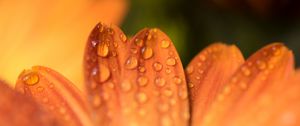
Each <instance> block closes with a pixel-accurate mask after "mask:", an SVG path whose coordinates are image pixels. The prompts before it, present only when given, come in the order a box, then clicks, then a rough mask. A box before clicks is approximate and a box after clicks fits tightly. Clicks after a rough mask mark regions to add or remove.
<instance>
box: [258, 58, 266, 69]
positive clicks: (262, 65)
mask: <svg viewBox="0 0 300 126" xmlns="http://www.w3.org/2000/svg"><path fill="white" fill-rule="evenodd" d="M256 65H257V68H258V69H260V70H263V69H265V68H266V66H267V65H266V63H265V62H264V61H260V60H257V61H256Z"/></svg>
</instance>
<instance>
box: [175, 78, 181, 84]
mask: <svg viewBox="0 0 300 126" xmlns="http://www.w3.org/2000/svg"><path fill="white" fill-rule="evenodd" d="M174 83H175V84H181V83H182V79H180V77H178V76H175V77H174Z"/></svg>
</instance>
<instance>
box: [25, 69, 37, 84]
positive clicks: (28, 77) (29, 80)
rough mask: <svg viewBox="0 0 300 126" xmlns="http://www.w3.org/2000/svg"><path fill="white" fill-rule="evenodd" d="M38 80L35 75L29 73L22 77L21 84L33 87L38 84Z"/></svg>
mask: <svg viewBox="0 0 300 126" xmlns="http://www.w3.org/2000/svg"><path fill="white" fill-rule="evenodd" d="M39 80H40V78H39V75H38V74H37V73H34V72H31V73H29V74H27V75H25V76H24V77H23V82H25V84H27V85H29V86H33V85H35V84H37V83H38V82H39Z"/></svg>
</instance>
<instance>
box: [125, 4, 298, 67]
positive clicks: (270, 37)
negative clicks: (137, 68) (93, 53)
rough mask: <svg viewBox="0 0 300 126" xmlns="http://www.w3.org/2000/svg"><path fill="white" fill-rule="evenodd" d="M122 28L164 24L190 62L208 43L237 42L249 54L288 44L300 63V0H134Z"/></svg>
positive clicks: (131, 32)
mask: <svg viewBox="0 0 300 126" xmlns="http://www.w3.org/2000/svg"><path fill="white" fill-rule="evenodd" d="M129 8H130V10H129V13H128V15H127V16H126V18H125V21H124V23H123V24H122V29H124V31H125V32H126V33H127V34H129V35H134V34H135V33H136V32H138V31H139V30H140V29H142V28H144V27H158V28H160V29H162V30H163V31H164V32H166V33H167V34H168V35H169V36H170V38H171V39H172V40H173V42H174V43H175V45H176V47H177V49H178V52H179V54H180V55H181V58H182V62H183V63H184V65H187V63H188V62H189V61H190V60H191V59H192V58H193V56H195V55H196V54H197V53H198V52H199V51H200V50H201V49H203V48H204V47H206V46H207V45H209V44H211V43H213V42H218V41H222V42H224V43H229V44H235V45H237V46H238V47H239V48H240V49H241V51H242V52H243V54H244V56H245V57H248V56H249V55H251V53H253V52H255V51H256V50H258V49H259V48H261V47H263V46H264V45H266V44H268V43H271V42H284V43H285V44H286V45H287V46H288V47H289V48H290V49H292V50H293V51H294V54H295V58H296V59H297V63H298V64H297V66H300V52H299V50H300V43H299V42H300V18H299V16H300V1H299V0H132V1H131V5H130V7H129Z"/></svg>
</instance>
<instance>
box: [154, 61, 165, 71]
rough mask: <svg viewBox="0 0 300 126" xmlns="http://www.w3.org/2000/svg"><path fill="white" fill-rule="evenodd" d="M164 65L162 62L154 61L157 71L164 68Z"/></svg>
mask: <svg viewBox="0 0 300 126" xmlns="http://www.w3.org/2000/svg"><path fill="white" fill-rule="evenodd" d="M162 67H163V65H162V64H161V63H160V62H155V63H153V69H154V70H155V71H157V72H159V71H161V70H162Z"/></svg>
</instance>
